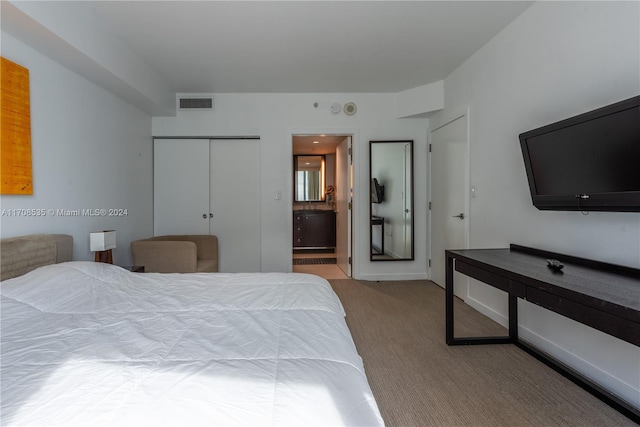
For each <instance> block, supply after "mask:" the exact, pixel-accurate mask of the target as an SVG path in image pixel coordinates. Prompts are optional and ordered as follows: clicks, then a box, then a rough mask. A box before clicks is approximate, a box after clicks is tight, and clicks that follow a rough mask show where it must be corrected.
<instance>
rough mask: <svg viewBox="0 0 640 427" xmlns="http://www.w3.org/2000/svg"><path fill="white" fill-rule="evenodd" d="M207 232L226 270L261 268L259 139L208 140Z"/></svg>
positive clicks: (258, 269)
mask: <svg viewBox="0 0 640 427" xmlns="http://www.w3.org/2000/svg"><path fill="white" fill-rule="evenodd" d="M210 152H211V157H210V159H209V157H207V159H208V161H209V163H210V167H211V169H210V176H211V177H210V212H211V213H212V215H213V217H212V218H211V220H210V233H211V234H215V235H216V236H218V257H219V258H218V262H219V265H220V271H221V272H225V273H238V272H257V271H260V270H261V255H260V254H261V226H260V221H261V220H260V217H261V214H260V205H261V203H260V199H261V193H262V192H261V191H260V171H261V169H260V163H261V162H260V141H259V140H255V139H232V140H225V139H213V140H211V149H210Z"/></svg>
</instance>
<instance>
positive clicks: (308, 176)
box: [293, 156, 325, 202]
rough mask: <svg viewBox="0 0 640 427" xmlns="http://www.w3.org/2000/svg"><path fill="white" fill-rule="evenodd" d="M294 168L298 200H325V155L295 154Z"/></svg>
mask: <svg viewBox="0 0 640 427" xmlns="http://www.w3.org/2000/svg"><path fill="white" fill-rule="evenodd" d="M293 170H294V184H293V185H294V187H295V188H294V194H295V201H296V202H314V201H322V200H324V191H325V158H324V156H293Z"/></svg>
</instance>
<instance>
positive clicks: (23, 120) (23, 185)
mask: <svg viewBox="0 0 640 427" xmlns="http://www.w3.org/2000/svg"><path fill="white" fill-rule="evenodd" d="M1 59H2V73H1V74H2V78H1V82H0V94H1V101H0V102H1V105H0V126H1V131H0V134H1V137H2V139H1V141H0V167H1V169H0V178H1V181H0V194H33V175H32V169H31V111H30V104H29V70H28V69H26V68H25V67H22V66H20V65H18V64H16V63H13V62H11V61H9V60H7V59H5V58H1Z"/></svg>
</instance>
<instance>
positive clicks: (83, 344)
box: [0, 262, 383, 426]
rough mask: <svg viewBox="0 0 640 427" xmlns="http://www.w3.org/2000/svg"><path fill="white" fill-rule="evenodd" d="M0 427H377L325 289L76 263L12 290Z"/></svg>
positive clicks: (40, 273) (278, 279)
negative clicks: (314, 426)
mask: <svg viewBox="0 0 640 427" xmlns="http://www.w3.org/2000/svg"><path fill="white" fill-rule="evenodd" d="M0 289H1V291H2V292H1V293H2V306H1V309H2V311H1V317H2V318H1V320H2V323H1V327H2V359H1V365H2V372H1V375H2V376H1V382H2V395H1V397H2V413H1V416H2V425H7V426H9V425H77V426H89V425H110V426H161V425H172V426H196V425H208V426H212V425H230V426H234V425H251V426H263V425H267V426H270V425H273V426H280V425H292V426H311V425H367V426H373V425H382V424H383V421H382V418H381V417H380V413H379V411H378V408H377V406H376V403H375V400H374V397H373V395H372V393H371V389H370V388H369V384H368V383H367V378H366V376H365V372H364V369H363V366H362V361H361V359H360V357H359V356H358V354H357V352H356V349H355V346H354V344H353V340H352V338H351V335H350V333H349V330H348V328H347V326H346V323H345V321H344V311H343V308H342V305H341V304H340V301H339V300H338V298H337V297H336V295H335V294H334V293H333V291H332V289H331V287H330V285H329V284H328V282H327V281H326V280H324V279H321V278H319V277H317V276H312V275H306V274H284V273H263V274H260V273H248V274H221V273H216V274H211V273H202V274H149V273H147V274H139V273H130V272H128V271H126V270H124V269H122V268H119V267H116V266H112V265H107V264H100V263H93V262H70V263H63V264H57V265H51V266H47V267H41V268H39V269H37V270H34V271H32V272H30V273H28V274H26V275H24V276H22V277H17V278H15V279H10V280H6V281H3V282H2V283H1V284H0Z"/></svg>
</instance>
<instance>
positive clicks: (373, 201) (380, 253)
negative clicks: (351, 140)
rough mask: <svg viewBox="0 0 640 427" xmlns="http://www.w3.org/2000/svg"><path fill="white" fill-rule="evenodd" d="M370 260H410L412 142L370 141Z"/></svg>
mask: <svg viewBox="0 0 640 427" xmlns="http://www.w3.org/2000/svg"><path fill="white" fill-rule="evenodd" d="M369 161H370V164H369V171H370V174H369V178H370V181H371V197H370V206H371V209H370V213H371V214H370V237H371V238H370V247H371V261H401V260H413V257H414V255H413V141H410V140H406V141H370V142H369Z"/></svg>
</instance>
